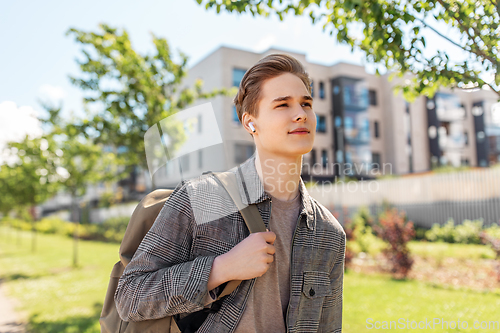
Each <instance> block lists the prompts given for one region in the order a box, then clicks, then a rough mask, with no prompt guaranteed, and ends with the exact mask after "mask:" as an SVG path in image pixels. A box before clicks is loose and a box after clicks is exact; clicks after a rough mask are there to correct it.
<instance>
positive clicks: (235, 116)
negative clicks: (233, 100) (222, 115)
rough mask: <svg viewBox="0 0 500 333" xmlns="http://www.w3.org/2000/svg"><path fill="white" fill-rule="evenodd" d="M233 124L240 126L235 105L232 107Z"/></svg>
mask: <svg viewBox="0 0 500 333" xmlns="http://www.w3.org/2000/svg"><path fill="white" fill-rule="evenodd" d="M233 123H235V124H236V125H241V123H240V119H239V118H238V112H236V105H233Z"/></svg>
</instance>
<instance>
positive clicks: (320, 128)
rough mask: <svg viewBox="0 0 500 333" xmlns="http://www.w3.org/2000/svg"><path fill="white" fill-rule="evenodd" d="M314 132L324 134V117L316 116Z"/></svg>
mask: <svg viewBox="0 0 500 333" xmlns="http://www.w3.org/2000/svg"><path fill="white" fill-rule="evenodd" d="M316 132H319V133H326V117H325V116H319V115H316Z"/></svg>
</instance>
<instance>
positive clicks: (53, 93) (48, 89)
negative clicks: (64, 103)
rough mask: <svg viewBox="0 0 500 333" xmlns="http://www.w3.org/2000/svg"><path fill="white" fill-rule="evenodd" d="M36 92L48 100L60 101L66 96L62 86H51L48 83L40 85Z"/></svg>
mask: <svg viewBox="0 0 500 333" xmlns="http://www.w3.org/2000/svg"><path fill="white" fill-rule="evenodd" d="M38 93H39V94H40V95H41V97H42V99H44V100H48V101H60V100H61V99H63V98H64V97H65V96H66V93H65V92H64V89H63V88H61V87H56V86H52V85H50V84H44V85H42V86H41V87H40V88H39V89H38Z"/></svg>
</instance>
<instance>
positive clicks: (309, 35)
mask: <svg viewBox="0 0 500 333" xmlns="http://www.w3.org/2000/svg"><path fill="white" fill-rule="evenodd" d="M99 23H106V24H108V25H110V26H112V27H117V28H125V29H126V30H127V31H128V33H129V35H130V38H131V41H132V45H133V47H134V48H135V49H136V50H137V51H139V52H141V53H148V52H152V51H153V44H152V40H151V33H154V34H155V35H157V36H160V37H164V38H166V39H167V41H168V42H169V44H170V46H171V49H172V50H174V53H176V51H178V50H180V51H182V52H184V53H185V54H187V55H188V56H189V57H190V58H189V62H188V65H189V67H191V66H192V65H194V64H196V63H197V62H199V61H200V60H202V59H203V58H205V57H206V56H207V55H208V54H210V53H211V52H213V51H214V50H216V49H217V48H219V47H220V46H222V45H224V46H228V47H234V48H239V49H244V50H248V51H253V52H263V51H265V50H267V49H268V48H270V47H276V48H279V49H283V50H289V51H292V52H297V53H303V54H306V59H307V61H309V62H313V63H319V64H323V65H333V64H335V63H337V62H341V61H343V62H348V63H353V64H358V65H363V64H364V55H363V54H362V53H361V52H359V51H355V52H354V53H352V52H351V49H350V47H348V46H344V45H339V44H338V43H336V41H335V37H334V36H330V35H329V34H328V33H326V32H323V31H322V27H321V25H318V24H316V25H312V23H311V20H310V18H309V17H307V16H306V17H294V16H288V17H286V18H285V20H284V21H279V19H278V18H277V17H271V18H264V17H252V16H251V14H246V13H245V14H241V15H238V14H236V13H227V12H224V11H221V13H220V14H217V13H216V12H215V10H213V9H211V10H205V8H204V6H200V5H198V4H197V2H196V1H195V0H182V1H180V0H162V1H151V0H142V1H140V2H139V1H130V0H121V1H116V0H109V1H96V0H87V1H85V2H78V3H77V2H73V1H51V0H45V1H36V2H35V1H30V2H28V1H2V2H0V146H1V144H2V140H3V141H5V140H8V139H16V138H18V137H22V136H23V135H24V134H25V133H37V131H38V129H37V124H36V120H35V121H33V117H34V116H40V115H42V114H43V108H42V107H41V104H40V101H46V102H60V103H62V106H63V112H64V113H65V114H69V113H71V112H75V113H77V114H79V113H81V112H82V110H83V105H82V97H83V95H82V92H81V91H80V90H79V89H78V88H76V87H75V86H73V85H72V84H71V83H70V81H69V79H68V76H69V75H74V76H78V75H79V73H80V72H79V68H78V65H77V62H76V59H77V58H79V57H81V51H80V46H79V45H78V44H77V43H76V42H75V41H74V39H73V38H72V37H71V36H68V35H66V32H67V31H68V29H70V28H77V29H81V30H84V31H96V30H97V29H98V25H99ZM432 43H433V41H432V40H430V41H429V42H428V45H429V44H430V45H431V46H430V48H432ZM436 43H437V42H436Z"/></svg>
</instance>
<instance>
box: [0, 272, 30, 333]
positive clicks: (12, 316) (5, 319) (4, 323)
mask: <svg viewBox="0 0 500 333" xmlns="http://www.w3.org/2000/svg"><path fill="white" fill-rule="evenodd" d="M15 304H16V303H15V301H14V300H12V299H10V298H7V296H6V295H5V287H4V286H3V285H2V283H1V282H0V333H24V332H26V330H25V326H24V324H23V322H22V320H21V316H20V315H19V314H18V313H16V312H15V311H14V307H15Z"/></svg>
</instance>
